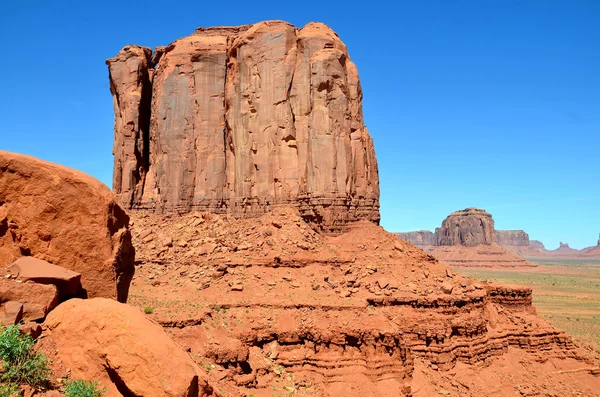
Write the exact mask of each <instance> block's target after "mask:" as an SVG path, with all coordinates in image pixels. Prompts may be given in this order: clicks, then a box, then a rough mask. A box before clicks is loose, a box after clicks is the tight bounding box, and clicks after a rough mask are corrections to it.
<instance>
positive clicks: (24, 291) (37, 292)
mask: <svg viewBox="0 0 600 397" xmlns="http://www.w3.org/2000/svg"><path fill="white" fill-rule="evenodd" d="M11 302H19V304H21V305H23V313H22V316H21V318H20V319H23V320H25V321H39V320H43V319H44V317H46V315H47V314H48V313H49V312H50V310H52V309H54V308H55V307H56V305H57V304H58V291H57V290H56V287H55V286H54V285H42V284H36V283H33V282H26V283H21V282H17V281H16V280H10V279H6V278H4V277H3V278H0V307H2V309H3V310H4V313H6V312H7V306H10V305H12V304H13V303H11ZM13 307H14V306H13ZM8 317H10V316H6V315H5V316H4V318H5V320H6V321H5V324H8V322H10V320H9V319H8ZM20 319H19V320H20ZM17 321H18V320H17ZM13 324H14V323H13Z"/></svg>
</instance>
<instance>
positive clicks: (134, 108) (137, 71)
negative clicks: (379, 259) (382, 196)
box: [107, 21, 379, 230]
mask: <svg viewBox="0 0 600 397" xmlns="http://www.w3.org/2000/svg"><path fill="white" fill-rule="evenodd" d="M107 64H108V65H109V70H110V80H111V91H112V93H113V97H114V103H115V148H114V155H115V172H114V175H115V178H114V185H113V189H114V191H115V192H116V193H117V195H118V197H119V200H120V201H121V202H122V203H123V204H124V205H125V206H127V207H129V208H146V209H154V210H156V211H158V212H172V211H177V212H188V211H190V210H193V209H195V210H201V211H211V212H218V213H233V214H235V215H237V216H251V215H256V214H259V213H262V212H265V211H269V210H270V209H272V208H273V207H274V206H277V205H282V204H292V205H297V206H298V207H299V209H300V211H301V214H302V215H303V217H304V218H305V219H307V220H310V221H313V222H315V223H317V224H319V225H320V226H322V227H323V228H324V229H327V230H339V229H340V228H342V227H343V226H344V224H346V223H347V222H348V221H354V220H359V219H367V220H370V221H373V222H375V223H378V222H379V179H378V171H377V162H376V158H375V152H374V147H373V142H372V139H371V137H370V136H369V134H368V132H367V129H366V128H365V126H364V121H363V115H362V90H361V86H360V82H359V78H358V72H357V69H356V66H355V65H354V64H353V63H352V62H351V61H350V58H349V56H348V51H347V49H346V47H345V45H344V44H343V43H342V41H341V40H340V38H339V37H338V36H337V35H336V34H335V32H333V31H332V30H331V29H330V28H329V27H327V26H326V25H323V24H320V23H310V24H308V25H306V26H305V27H304V28H302V29H298V28H295V27H294V26H292V25H290V24H288V23H286V22H282V21H267V22H260V23H257V24H254V25H245V26H238V27H215V28H206V29H205V28H200V29H197V30H196V32H195V33H194V34H192V35H191V36H188V37H185V38H182V39H180V40H177V41H175V42H173V43H172V44H170V45H169V46H167V47H166V48H163V47H161V48H157V49H156V50H155V52H154V56H151V55H150V49H148V48H143V47H138V46H127V47H125V48H124V49H123V50H121V51H120V52H119V54H118V55H117V56H116V57H114V58H111V59H109V60H107ZM150 90H151V91H152V100H151V101H149V100H148V92H149V91H150ZM148 125H149V126H150V127H149V132H148V133H147V126H148Z"/></svg>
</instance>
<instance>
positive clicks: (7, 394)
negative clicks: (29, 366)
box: [0, 383, 21, 397]
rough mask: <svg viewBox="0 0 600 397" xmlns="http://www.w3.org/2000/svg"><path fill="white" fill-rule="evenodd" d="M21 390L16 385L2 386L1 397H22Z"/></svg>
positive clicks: (0, 387) (6, 384)
mask: <svg viewBox="0 0 600 397" xmlns="http://www.w3.org/2000/svg"><path fill="white" fill-rule="evenodd" d="M20 396H21V388H20V387H19V386H17V385H15V384H14V383H5V384H2V385H0V397H20Z"/></svg>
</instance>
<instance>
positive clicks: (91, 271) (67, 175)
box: [0, 151, 134, 301]
mask: <svg viewBox="0 0 600 397" xmlns="http://www.w3.org/2000/svg"><path fill="white" fill-rule="evenodd" d="M128 222H129V217H128V216H127V214H125V212H124V211H123V209H122V208H121V207H120V206H119V204H117V203H116V201H115V200H114V196H113V194H112V193H111V192H110V190H109V189H108V188H107V187H106V186H104V185H103V184H102V183H100V182H99V181H97V180H95V179H94V178H92V177H90V176H88V175H86V174H83V173H81V172H78V171H75V170H72V169H69V168H66V167H63V166H59V165H56V164H52V163H49V162H45V161H42V160H38V159H35V158H33V157H29V156H24V155H20V154H15V153H9V152H4V151H0V267H6V266H7V265H9V264H11V263H12V262H14V261H15V260H16V259H18V258H20V257H21V256H35V257H37V258H39V259H43V260H45V261H48V262H50V263H52V264H55V265H58V266H61V267H64V268H66V269H70V270H72V271H75V272H78V273H80V274H81V275H82V276H81V283H82V286H83V288H84V289H85V290H86V291H87V293H88V294H89V296H91V297H94V296H102V297H111V298H117V299H118V300H120V301H126V300H127V294H128V291H129V283H130V281H131V277H132V276H133V272H134V265H133V261H134V250H133V246H132V245H131V235H130V233H129V229H128Z"/></svg>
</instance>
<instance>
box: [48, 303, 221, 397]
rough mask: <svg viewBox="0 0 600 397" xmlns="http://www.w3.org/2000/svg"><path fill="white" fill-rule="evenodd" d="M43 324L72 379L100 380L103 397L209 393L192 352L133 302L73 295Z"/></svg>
mask: <svg viewBox="0 0 600 397" xmlns="http://www.w3.org/2000/svg"><path fill="white" fill-rule="evenodd" d="M45 324H46V326H47V327H48V329H49V330H50V337H51V338H52V340H53V341H54V342H55V343H56V346H57V347H58V352H59V356H60V358H61V360H62V361H63V362H64V363H65V364H67V365H68V366H69V367H70V369H71V375H72V376H73V378H75V379H93V380H97V381H99V382H100V383H101V384H102V385H103V386H105V387H107V397H117V396H118V397H120V396H148V397H152V396H161V397H163V396H169V397H170V396H172V397H195V396H204V395H207V394H208V393H209V392H210V388H209V387H208V385H207V382H206V380H205V379H204V378H203V379H202V380H200V382H199V377H198V373H199V372H198V368H197V366H196V365H195V364H194V362H193V361H192V360H191V359H190V357H189V356H188V355H187V354H186V353H185V352H184V351H183V350H182V349H181V348H180V347H179V346H178V345H177V344H176V343H175V342H174V341H173V340H172V339H171V338H170V337H169V336H168V335H167V334H166V333H165V331H164V330H163V329H162V328H161V327H160V326H159V325H158V324H156V323H154V322H152V321H150V320H148V319H147V318H146V317H145V316H144V314H143V313H142V312H141V311H139V310H138V309H136V308H134V307H131V306H128V305H125V304H122V303H119V302H116V301H113V300H110V299H103V298H96V299H89V300H81V299H71V300H69V301H67V302H65V303H63V304H61V305H60V306H58V307H57V308H56V309H55V310H53V311H52V313H50V315H49V316H48V318H47V319H46V322H45ZM74 341H75V342H74Z"/></svg>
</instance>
